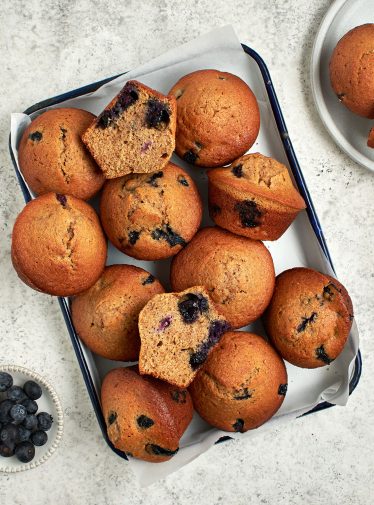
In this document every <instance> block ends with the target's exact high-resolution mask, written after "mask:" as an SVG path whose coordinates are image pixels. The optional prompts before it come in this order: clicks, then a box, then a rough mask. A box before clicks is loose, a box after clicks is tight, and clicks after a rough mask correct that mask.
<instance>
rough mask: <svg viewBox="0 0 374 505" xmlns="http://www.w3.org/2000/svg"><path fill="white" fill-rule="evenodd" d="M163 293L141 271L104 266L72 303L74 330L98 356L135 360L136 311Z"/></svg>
mask: <svg viewBox="0 0 374 505" xmlns="http://www.w3.org/2000/svg"><path fill="white" fill-rule="evenodd" d="M163 292H164V289H163V287H162V286H161V284H160V283H159V281H158V280H157V279H155V277H154V276H153V275H151V274H150V273H149V272H146V271H145V270H143V269H142V268H138V267H135V266H132V265H112V266H109V267H106V268H105V270H104V272H103V274H102V275H101V277H100V278H99V280H98V281H97V282H96V283H95V284H94V285H93V286H92V287H91V288H90V289H88V290H87V291H85V292H84V293H82V294H80V295H78V296H76V297H75V298H74V300H73V301H72V304H71V311H72V319H73V323H74V327H75V330H76V332H77V333H78V335H79V337H80V338H81V339H82V340H83V342H84V343H85V345H86V346H87V347H88V348H89V349H91V351H93V352H94V353H96V354H98V355H99V356H103V357H104V358H108V359H113V360H117V361H136V360H137V359H138V358H139V349H140V338H139V330H138V316H139V312H140V311H141V309H142V308H143V307H144V305H145V304H146V303H147V302H148V301H149V300H150V299H151V298H152V297H153V296H154V295H156V294H159V293H163Z"/></svg>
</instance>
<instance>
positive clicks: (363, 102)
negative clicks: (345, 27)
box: [330, 23, 374, 119]
mask: <svg viewBox="0 0 374 505" xmlns="http://www.w3.org/2000/svg"><path fill="white" fill-rule="evenodd" d="M330 80H331V85H332V87H333V89H334V92H335V93H336V95H337V97H338V98H339V100H340V101H341V103H342V104H343V105H345V106H346V107H347V108H348V109H349V110H350V111H352V112H354V113H355V114H358V115H359V116H364V117H368V118H372V119H373V118H374V23H367V24H364V25H361V26H356V27H355V28H353V29H352V30H350V31H349V32H348V33H346V34H345V35H344V37H342V38H341V39H340V40H339V42H338V44H337V45H336V47H335V49H334V52H333V53H332V56H331V60H330Z"/></svg>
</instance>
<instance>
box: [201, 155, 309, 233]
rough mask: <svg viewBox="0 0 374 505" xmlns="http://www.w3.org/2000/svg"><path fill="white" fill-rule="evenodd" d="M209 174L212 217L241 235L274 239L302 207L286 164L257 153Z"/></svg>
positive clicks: (303, 207)
mask: <svg viewBox="0 0 374 505" xmlns="http://www.w3.org/2000/svg"><path fill="white" fill-rule="evenodd" d="M208 177H209V213H210V216H211V218H212V219H213V221H214V222H215V223H216V224H218V225H219V226H221V227H222V228H225V229H226V230H229V231H231V232H233V233H236V234H238V235H243V237H249V238H252V239H254V240H277V239H278V238H279V237H280V236H281V235H282V234H283V233H284V232H285V231H286V229H287V228H288V227H289V226H290V224H291V223H292V221H293V220H294V219H295V218H296V216H297V214H298V213H299V212H300V211H301V210H302V209H305V202H304V200H303V199H302V197H301V196H300V194H299V192H298V191H297V190H296V188H295V187H294V185H293V184H292V180H291V177H290V175H289V173H288V169H287V167H286V166H285V165H283V164H282V163H279V162H278V161H276V160H274V159H273V158H268V157H267V156H263V155H262V154H259V153H256V154H247V155H245V156H242V157H241V158H239V159H237V160H236V161H234V163H233V164H232V165H231V166H230V167H228V168H215V169H213V170H209V172H208Z"/></svg>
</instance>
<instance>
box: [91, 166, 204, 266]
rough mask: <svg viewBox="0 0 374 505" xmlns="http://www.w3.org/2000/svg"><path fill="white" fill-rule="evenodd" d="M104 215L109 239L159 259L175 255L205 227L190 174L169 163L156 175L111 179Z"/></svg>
mask: <svg viewBox="0 0 374 505" xmlns="http://www.w3.org/2000/svg"><path fill="white" fill-rule="evenodd" d="M100 215H101V222H102V224H103V227H104V230H105V233H106V234H107V235H108V237H109V240H110V241H111V242H112V243H113V244H114V245H115V246H116V247H117V248H118V249H119V250H120V251H122V252H124V253H126V254H128V255H129V256H132V257H134V258H138V259H143V260H157V259H162V258H168V257H170V256H173V255H174V254H176V253H177V252H178V251H179V250H180V249H181V248H182V247H183V246H184V245H185V244H186V243H187V242H189V241H190V240H191V238H192V237H193V236H194V234H195V233H196V231H197V229H198V228H199V226H200V221H201V215H202V203H201V199H200V195H199V192H198V190H197V188H196V185H195V183H194V181H193V180H192V179H191V177H190V176H189V175H188V174H187V173H186V172H185V171H184V170H182V169H181V168H180V167H178V166H177V165H174V164H173V163H168V164H167V165H166V167H164V169H163V170H160V171H158V172H154V173H152V174H131V175H126V176H124V177H120V178H118V179H114V180H112V181H108V182H106V184H105V185H104V189H103V193H102V196H101V201H100Z"/></svg>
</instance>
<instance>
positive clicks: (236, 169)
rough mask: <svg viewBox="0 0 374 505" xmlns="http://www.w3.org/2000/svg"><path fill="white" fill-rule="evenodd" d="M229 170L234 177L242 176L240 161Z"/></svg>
mask: <svg viewBox="0 0 374 505" xmlns="http://www.w3.org/2000/svg"><path fill="white" fill-rule="evenodd" d="M231 172H232V173H233V174H234V175H235V177H238V179H240V177H243V165H242V164H241V163H240V164H239V165H236V166H235V167H233V168H232V170H231Z"/></svg>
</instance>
